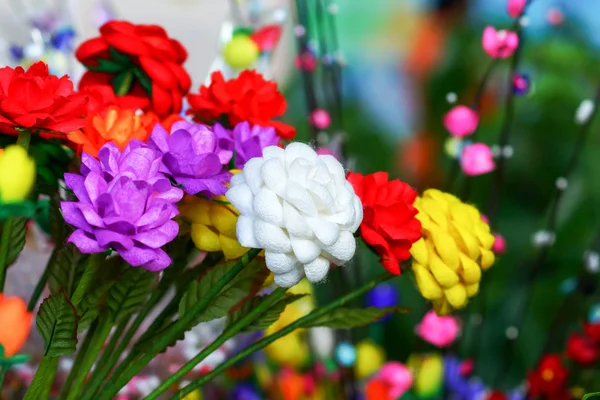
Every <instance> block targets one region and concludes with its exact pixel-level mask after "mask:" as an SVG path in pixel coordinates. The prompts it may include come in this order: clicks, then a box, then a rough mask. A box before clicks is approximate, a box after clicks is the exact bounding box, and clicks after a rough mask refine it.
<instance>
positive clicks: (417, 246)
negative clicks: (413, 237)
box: [410, 238, 429, 265]
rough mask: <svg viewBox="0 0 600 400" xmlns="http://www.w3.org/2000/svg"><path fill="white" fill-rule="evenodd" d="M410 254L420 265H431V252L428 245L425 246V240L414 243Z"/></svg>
mask: <svg viewBox="0 0 600 400" xmlns="http://www.w3.org/2000/svg"><path fill="white" fill-rule="evenodd" d="M410 254H411V255H412V256H413V258H414V259H415V260H417V262H418V263H419V264H421V265H427V264H429V256H428V254H429V250H428V249H427V245H426V244H425V240H423V238H421V239H419V240H417V241H416V242H415V243H413V245H412V247H411V248H410Z"/></svg>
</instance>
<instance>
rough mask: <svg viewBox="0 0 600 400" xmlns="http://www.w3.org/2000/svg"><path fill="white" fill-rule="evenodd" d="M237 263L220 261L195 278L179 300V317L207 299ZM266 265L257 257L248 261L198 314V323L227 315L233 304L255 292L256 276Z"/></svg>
mask: <svg viewBox="0 0 600 400" xmlns="http://www.w3.org/2000/svg"><path fill="white" fill-rule="evenodd" d="M233 264H235V261H230V262H227V263H223V264H219V265H217V266H215V267H213V268H211V269H210V270H208V272H207V273H206V274H205V275H204V276H202V277H200V279H199V280H197V281H193V282H192V283H191V284H190V287H189V288H188V290H187V291H186V292H185V294H184V295H183V298H182V299H181V302H180V303H179V317H180V318H181V317H182V316H183V315H185V314H186V313H187V311H188V310H189V309H190V308H192V307H193V306H194V304H196V303H198V302H199V301H200V300H201V299H203V298H204V297H205V296H206V294H207V293H208V292H209V291H210V288H211V287H212V286H213V285H215V284H216V283H217V282H218V281H219V280H220V279H221V278H223V276H224V275H225V274H226V273H227V271H229V269H230V268H231V266H232V265H233ZM264 268H265V267H264V265H263V263H262V262H260V261H257V260H255V261H253V262H251V263H250V264H248V265H247V266H246V267H245V268H244V269H243V270H242V271H241V272H240V273H239V274H238V275H237V276H236V277H235V279H233V280H232V281H231V282H230V283H229V284H228V285H227V286H225V287H224V288H223V290H221V291H220V292H219V294H218V295H217V296H216V297H215V298H214V299H213V301H212V302H211V303H210V305H209V306H208V308H207V309H206V310H205V311H204V312H203V313H202V314H200V315H198V316H197V318H196V319H195V320H194V325H197V324H198V323H200V322H206V321H212V320H213V319H217V318H222V317H225V316H226V315H227V314H228V313H229V311H230V310H231V309H232V308H234V307H235V306H236V305H237V304H238V303H240V302H241V301H243V300H244V299H245V298H247V297H248V296H249V295H250V294H251V293H252V291H253V289H254V288H255V286H256V283H255V282H256V280H255V277H256V276H257V275H261V274H262V272H263V269H264Z"/></svg>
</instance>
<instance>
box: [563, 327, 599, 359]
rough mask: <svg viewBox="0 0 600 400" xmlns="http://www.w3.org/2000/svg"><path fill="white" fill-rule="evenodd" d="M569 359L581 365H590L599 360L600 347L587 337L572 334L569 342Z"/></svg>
mask: <svg viewBox="0 0 600 400" xmlns="http://www.w3.org/2000/svg"><path fill="white" fill-rule="evenodd" d="M567 357H569V358H570V359H571V360H573V361H575V362H576V363H578V364H581V365H590V364H593V363H594V362H596V361H597V360H598V357H600V353H599V352H598V347H597V346H596V344H595V343H594V342H592V341H591V340H590V339H589V338H587V337H586V336H584V335H582V334H579V333H572V334H571V335H570V336H569V339H568V340H567Z"/></svg>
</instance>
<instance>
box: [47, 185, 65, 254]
mask: <svg viewBox="0 0 600 400" xmlns="http://www.w3.org/2000/svg"><path fill="white" fill-rule="evenodd" d="M60 201H61V199H60V195H59V194H58V192H55V193H52V194H51V195H50V208H49V209H48V220H49V222H50V234H51V236H52V239H54V243H64V242H65V240H67V227H66V224H65V220H64V218H63V216H62V212H61V211H60Z"/></svg>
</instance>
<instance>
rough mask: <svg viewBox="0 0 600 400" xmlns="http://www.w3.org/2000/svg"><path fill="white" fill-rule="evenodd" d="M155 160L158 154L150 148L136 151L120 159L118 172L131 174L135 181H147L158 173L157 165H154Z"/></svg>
mask: <svg viewBox="0 0 600 400" xmlns="http://www.w3.org/2000/svg"><path fill="white" fill-rule="evenodd" d="M157 158H158V154H157V153H156V151H154V150H152V149H151V148H140V149H136V150H135V151H130V152H129V153H127V154H126V155H124V156H123V157H122V158H121V162H120V169H119V170H120V171H121V172H124V171H129V172H133V173H134V174H135V176H136V179H140V180H147V179H148V178H149V177H151V176H154V175H156V172H157V171H158V166H159V164H157V163H155V161H156V159H157ZM153 169H154V171H153Z"/></svg>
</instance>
